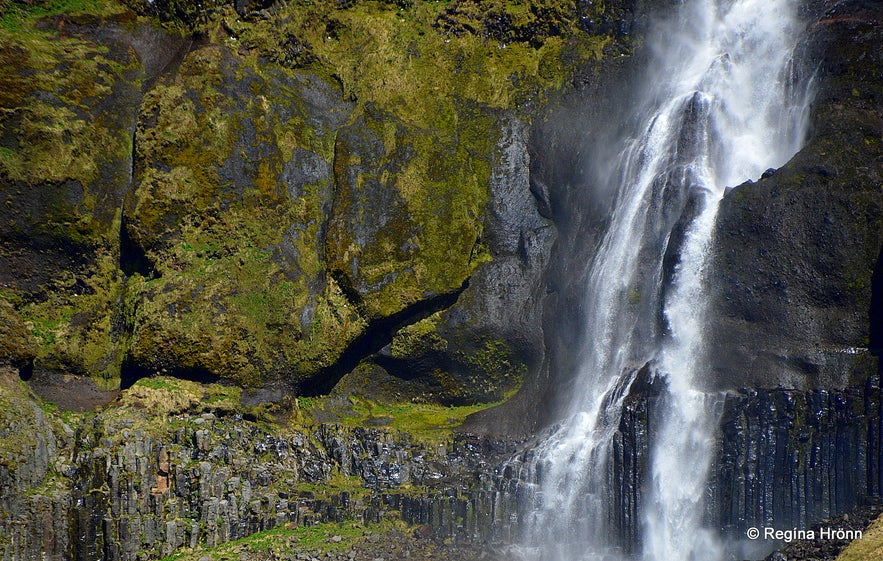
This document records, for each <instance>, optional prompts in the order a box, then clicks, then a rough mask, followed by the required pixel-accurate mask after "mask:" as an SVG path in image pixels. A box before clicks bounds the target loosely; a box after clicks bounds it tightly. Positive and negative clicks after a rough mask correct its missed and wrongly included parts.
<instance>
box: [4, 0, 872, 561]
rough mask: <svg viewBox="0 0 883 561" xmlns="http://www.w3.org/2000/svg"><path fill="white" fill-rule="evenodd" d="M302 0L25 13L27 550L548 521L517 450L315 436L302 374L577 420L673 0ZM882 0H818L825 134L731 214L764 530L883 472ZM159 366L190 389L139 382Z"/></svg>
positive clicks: (734, 467) (21, 30) (721, 256)
mask: <svg viewBox="0 0 883 561" xmlns="http://www.w3.org/2000/svg"><path fill="white" fill-rule="evenodd" d="M2 5H3V6H4V7H9V6H12V5H11V4H10V5H7V4H2ZM270 8H271V7H268V6H263V5H257V4H255V3H247V2H246V3H243V2H238V3H237V5H236V10H234V9H233V7H226V8H224V7H218V8H217V11H216V13H213V14H211V17H210V18H208V21H207V22H202V23H201V24H200V25H203V24H204V27H203V28H202V31H201V35H199V36H194V37H190V36H186V37H182V36H179V35H177V34H175V33H171V32H169V31H166V30H160V29H157V28H154V27H153V26H151V25H150V24H148V23H147V22H146V21H145V20H143V19H140V18H139V17H137V16H135V15H134V14H133V13H132V12H130V11H128V10H127V9H125V8H122V7H120V6H116V5H113V4H103V3H96V4H95V5H90V7H88V9H86V12H87V13H71V12H70V10H67V11H65V9H64V8H63V7H59V6H56V5H54V4H53V5H52V6H47V7H45V9H44V8H41V9H39V10H37V9H34V7H33V6H27V5H22V6H12V7H11V8H9V9H11V10H12V12H11V13H13V16H14V17H13V19H11V20H10V19H3V20H2V22H3V27H2V29H0V39H2V40H0V62H2V64H0V107H2V109H3V110H2V111H0V194H2V198H3V200H4V204H3V205H0V282H2V287H0V363H3V364H8V365H11V369H10V370H4V374H3V377H2V380H0V382H2V384H0V385H2V392H0V404H2V407H0V414H2V415H3V418H2V419H0V420H2V421H3V422H2V427H3V428H2V430H0V514H2V518H0V550H2V552H3V553H2V556H3V557H4V558H10V559H32V558H37V557H40V556H41V555H42V554H44V553H45V554H46V555H47V556H48V557H49V558H52V559H93V558H105V559H136V558H144V556H145V555H148V556H159V555H160V554H165V553H170V552H172V551H174V550H176V549H178V548H181V547H190V546H192V545H196V544H208V545H213V544H217V543H220V542H223V541H227V540H230V539H234V538H237V537H241V536H245V535H248V534H250V533H253V532H256V531H259V530H263V529H267V528H270V527H274V526H277V525H280V524H283V523H292V524H300V525H304V524H309V523H311V522H312V521H317V520H326V521H339V520H342V519H344V518H346V519H361V520H368V521H371V520H378V519H380V518H382V517H384V516H386V515H396V516H401V517H402V518H404V519H405V520H407V521H409V522H412V523H416V524H426V525H429V526H430V527H431V528H432V530H431V533H434V534H435V535H437V536H439V537H455V538H457V539H458V540H466V541H476V542H478V541H482V540H491V541H497V542H507V541H511V540H513V539H515V538H516V537H517V536H518V535H519V534H520V532H521V531H522V527H521V526H520V524H521V521H522V520H524V517H525V514H526V509H528V508H529V505H530V497H529V494H528V492H527V491H525V487H524V486H523V485H522V484H523V483H524V482H521V481H519V480H518V478H517V472H516V471H515V470H514V469H513V467H512V466H514V465H516V464H517V462H518V461H521V460H523V459H524V458H523V457H518V456H517V455H516V448H515V445H514V444H513V443H501V442H497V441H494V440H477V439H473V438H466V437H461V438H459V439H456V440H453V441H450V442H449V441H446V440H445V441H444V442H443V443H440V442H435V441H430V442H427V441H420V440H414V439H412V438H410V437H408V436H407V435H403V434H399V433H397V432H395V431H391V430H389V429H354V428H346V427H342V426H322V427H318V428H317V427H311V426H305V425H302V424H300V422H299V417H298V415H299V413H298V412H297V409H296V407H295V406H294V405H293V404H292V403H291V402H290V400H286V396H291V395H293V394H296V395H303V394H305V393H308V394H317V393H326V392H327V391H328V390H330V389H331V388H332V387H333V386H335V384H338V383H339V382H340V381H341V380H343V381H342V383H340V384H339V386H338V390H337V391H338V396H337V398H336V399H339V400H342V401H344V402H345V407H351V406H352V407H356V404H355V402H350V401H347V400H346V398H345V397H344V398H341V397H340V396H342V395H344V396H345V395H346V394H348V393H354V394H358V393H359V392H366V391H368V390H367V389H368V388H370V391H371V392H374V393H372V396H371V399H375V398H376V399H392V400H405V401H406V400H408V399H417V400H419V401H430V402H439V403H443V404H468V403H475V402H489V401H497V400H500V399H501V398H502V397H505V396H508V395H510V394H511V392H512V391H513V390H514V389H515V388H517V387H519V385H522V384H523V385H522V386H521V387H522V390H521V391H520V392H519V393H518V394H516V396H515V397H514V398H512V399H511V400H510V401H509V402H508V403H507V404H506V405H505V406H503V407H501V408H497V409H494V410H488V411H486V412H482V413H480V414H478V415H475V416H473V417H472V418H471V420H470V424H469V426H470V427H473V428H478V429H481V430H483V431H485V432H525V431H530V430H531V429H533V428H534V427H535V425H536V422H537V420H538V419H539V421H541V422H550V421H553V420H554V416H555V411H556V409H555V407H554V402H555V400H556V396H561V395H563V394H566V388H567V385H568V380H567V379H566V376H567V373H568V372H573V371H574V369H573V368H572V366H573V364H572V363H573V361H575V360H577V358H578V357H575V356H574V353H573V352H572V351H573V349H574V348H575V345H576V344H577V343H578V342H579V337H580V329H579V326H580V321H581V316H580V313H579V306H578V305H575V302H580V301H581V294H580V290H581V287H582V286H583V284H582V283H581V282H580V279H581V278H582V277H584V275H585V274H586V269H585V263H586V262H587V261H588V255H589V254H590V252H591V250H592V248H593V245H594V243H593V239H594V238H593V236H595V235H596V234H597V233H598V232H600V231H601V229H602V227H603V225H604V222H605V220H606V216H605V212H606V209H607V208H608V204H609V199H608V195H609V194H607V193H602V192H596V191H593V190H592V189H591V182H592V178H591V177H589V176H587V174H586V169H588V166H587V165H586V164H587V162H588V161H589V160H590V159H593V160H604V159H605V158H608V157H610V155H609V154H607V152H606V151H605V149H604V143H603V140H602V141H600V142H599V141H598V139H599V138H602V139H603V137H604V131H605V130H609V129H610V128H615V127H616V126H617V122H619V120H620V119H622V118H623V113H622V111H621V110H622V108H623V107H624V106H626V105H627V104H628V103H627V102H628V99H629V95H630V94H629V92H628V84H629V83H630V82H631V81H632V80H633V79H634V76H633V73H634V72H635V68H636V66H634V65H630V64H629V63H628V59H629V57H627V56H619V55H623V54H627V53H628V49H627V47H628V46H629V45H630V40H629V36H630V35H631V34H637V35H638V36H640V28H641V20H640V17H639V16H640V14H642V13H644V12H643V10H644V9H645V8H646V6H643V5H641V6H639V7H636V6H635V5H634V4H633V3H631V2H622V3H601V2H594V3H592V2H578V3H577V4H576V6H575V7H572V6H569V5H568V6H563V5H559V4H557V3H554V2H549V3H545V4H543V6H540V5H539V4H537V5H533V6H532V7H531V8H530V9H529V10H526V11H525V10H519V9H515V8H514V7H513V6H512V5H509V4H504V3H496V2H471V1H470V2H467V1H459V2H453V3H451V4H450V5H445V6H435V8H432V9H431V8H429V7H427V6H424V5H416V6H415V5H412V4H410V3H408V2H401V3H399V2H397V3H395V4H394V5H393V4H383V3H368V2H365V3H360V2H356V3H337V2H335V3H333V5H331V4H326V3H323V2H315V1H314V2H310V3H307V4H305V5H302V6H301V5H299V6H298V8H299V9H297V10H294V9H292V10H289V9H288V7H287V6H277V7H275V8H272V9H270ZM300 8H302V9H300ZM878 8H879V6H878V3H874V2H859V1H842V2H828V3H825V4H824V5H819V6H811V7H809V8H808V10H810V11H816V12H817V13H815V14H814V15H813V16H812V18H813V23H812V24H811V25H810V27H809V28H808V29H807V32H806V40H805V42H804V49H805V50H806V51H807V53H811V54H813V57H807V58H806V60H810V59H812V60H820V61H821V62H820V63H819V65H818V67H816V66H814V65H810V66H809V67H806V68H798V69H796V71H798V72H807V73H813V74H814V75H815V79H814V82H815V83H816V84H817V86H818V88H819V91H818V94H817V102H816V104H815V105H814V106H813V108H812V112H813V125H812V130H811V131H810V135H809V139H808V143H807V145H806V148H805V149H804V150H802V151H801V152H800V153H799V154H798V155H797V156H795V158H794V159H793V160H792V161H791V162H789V163H788V164H786V165H784V166H783V167H782V168H781V169H779V170H776V171H774V172H771V173H769V174H766V176H765V177H764V178H763V179H760V180H759V181H757V182H755V183H747V184H744V185H740V186H737V187H735V188H734V189H733V190H732V191H730V192H729V193H728V194H727V196H726V198H725V200H724V203H723V207H722V210H721V215H720V219H719V222H718V225H717V230H716V234H715V249H714V252H715V253H714V258H713V264H712V266H711V267H712V270H713V271H714V274H713V275H712V281H711V286H710V287H709V290H710V293H711V294H712V304H711V311H710V313H709V317H711V318H713V320H714V321H713V324H712V325H711V326H710V327H709V333H711V334H712V336H713V337H714V341H713V349H712V351H713V352H712V353H711V359H712V370H713V375H712V376H711V377H710V378H709V380H708V386H709V389H711V390H713V391H715V392H717V391H718V390H726V391H729V393H728V394H721V396H720V400H721V404H722V410H723V413H722V417H721V427H722V431H721V437H720V443H719V450H718V456H717V458H716V460H715V465H714V468H713V472H714V474H715V475H714V477H713V486H712V495H713V500H712V501H710V503H709V504H710V506H709V512H708V514H707V516H708V519H709V520H711V521H712V522H713V524H715V525H717V526H719V527H721V528H722V529H723V530H724V532H725V533H726V534H727V535H728V536H729V537H732V538H734V539H736V538H738V537H739V536H741V535H742V532H743V531H744V529H745V528H746V527H749V526H757V525H762V524H775V525H784V526H788V525H791V524H806V523H809V522H810V521H813V520H817V519H820V518H824V517H827V516H829V515H832V514H834V513H838V512H845V511H849V510H850V509H852V508H853V507H854V506H855V505H856V504H858V503H860V502H861V501H862V500H864V498H865V497H867V496H877V495H879V494H880V492H881V488H880V486H881V484H883V483H881V481H880V473H881V471H880V467H879V461H880V457H881V447H880V446H881V445H880V442H879V439H880V435H881V434H883V427H881V426H880V397H879V384H878V381H877V378H876V376H875V375H876V374H877V373H878V366H877V355H878V354H879V352H880V348H881V337H883V327H881V325H883V324H881V318H883V307H881V306H883V305H881V302H883V296H881V294H883V285H881V282H883V281H881V279H883V272H881V271H883V265H881V261H880V260H881V257H880V256H881V247H883V220H881V217H883V209H881V204H883V203H881V201H883V192H881V186H883V177H881V174H883V171H881V165H883V160H881V113H880V107H881V102H880V99H879V95H880V93H879V92H880V91H881V83H883V81H881V76H880V71H881V70H880V69H881V68H883V65H881V62H883V61H881V60H880V57H881V50H880V47H879V45H880V44H883V37H881V36H880V22H879V9H878ZM433 9H437V10H438V11H432V10H433ZM53 10H54V12H53ZM285 10H288V11H285ZM4 17H5V16H4ZM10 21H11V22H13V23H9V22H10ZM16 22H17V23H16ZM13 24H14V25H13ZM10 26H11V27H10ZM16 26H18V27H16ZM567 80H571V82H567ZM560 88H563V90H564V91H570V92H571V93H570V94H568V95H564V96H563V97H562V98H555V100H556V101H555V103H554V104H552V105H550V106H547V103H548V102H549V101H550V99H552V98H553V97H554V96H553V95H552V94H550V92H552V91H559V89H560ZM585 108H588V109H585ZM538 116H542V118H537V117H538ZM587 146H593V147H594V148H593V149H591V150H588V149H585V147H587ZM586 185H588V187H589V188H587V189H578V188H577V187H583V186H586ZM365 359H369V360H367V361H365ZM156 373H163V374H169V375H171V376H175V377H177V378H179V379H178V380H170V379H167V378H158V379H154V380H141V378H143V377H144V376H147V375H153V374H156ZM19 375H21V376H22V377H23V378H26V379H28V381H29V383H30V386H31V387H32V388H33V389H34V390H36V391H37V392H38V393H39V394H40V395H41V396H42V397H43V398H45V399H47V400H48V401H51V402H54V403H56V404H58V405H60V406H61V411H60V410H59V409H58V408H56V407H54V406H53V405H51V404H48V403H45V402H41V401H40V400H39V399H35V398H34V396H32V395H30V394H29V393H28V391H27V388H26V387H22V385H21V384H20V383H19V381H18V380H17V376H19ZM139 380H140V381H139ZM218 381H222V382H224V383H226V384H233V385H227V386H221V385H217V384H210V382H218ZM120 386H122V387H123V388H124V389H123V391H122V393H118V391H117V390H118V388H119V387H120ZM239 386H244V387H245V388H246V390H245V391H240V390H239V389H237V388H238V387H239ZM779 387H783V388H788V389H772V388H779ZM743 388H745V389H743ZM645 389H647V391H646V392H637V393H635V394H634V395H633V396H632V397H631V398H630V400H629V406H628V408H627V410H626V414H625V416H624V417H623V420H622V423H621V426H620V428H619V434H618V435H617V439H618V440H617V444H616V447H617V454H618V455H617V457H616V458H615V461H614V462H613V463H612V464H611V477H612V478H613V480H614V481H616V482H617V484H616V485H614V486H613V488H614V489H615V495H616V496H614V497H610V500H611V501H612V502H615V503H616V504H619V505H622V509H621V511H619V512H620V514H618V515H617V516H619V518H618V519H617V520H614V521H612V527H613V528H614V529H615V531H616V533H617V535H618V536H619V537H620V539H621V540H622V543H623V544H624V547H626V548H627V549H628V548H635V547H636V545H637V540H638V539H639V532H638V519H637V514H636V513H637V512H639V509H640V505H641V500H642V493H643V488H644V485H645V478H646V473H645V471H644V470H645V468H646V458H647V453H648V445H649V442H650V438H651V437H652V430H653V429H654V425H653V415H654V411H655V410H656V408H658V407H660V406H661V405H660V404H659V403H658V396H657V394H656V392H655V391H653V388H652V387H650V388H645ZM112 400H114V401H112ZM268 401H269V402H277V403H279V405H276V406H273V407H277V408H278V409H273V414H272V415H269V416H266V418H263V417H261V415H260V411H261V410H260V409H257V410H255V409H252V408H251V406H252V405H255V404H260V403H266V402H268ZM109 402H110V403H111V405H110V406H109V407H107V408H105V409H102V410H100V411H99V412H98V413H96V414H95V415H94V416H93V415H92V414H91V413H89V414H86V415H85V416H75V417H70V415H68V414H67V413H65V412H64V411H63V410H65V409H89V408H93V407H94V406H96V405H103V404H107V403H109ZM243 404H244V405H243ZM256 411H257V412H256ZM278 415H281V416H282V417H283V418H284V419H286V421H285V422H271V421H274V419H275V421H278V418H276V417H277V416H278ZM317 416H318V414H317ZM365 422H366V423H368V422H370V423H377V424H388V423H390V422H391V420H390V417H388V416H387V415H386V414H385V413H384V414H383V415H381V414H377V415H375V414H374V412H373V411H371V412H369V413H368V414H367V416H366V418H365ZM445 422H446V421H445ZM446 426H447V425H446ZM24 434H27V435H28V436H27V438H23V437H22V435H24ZM520 453H521V454H522V456H523V454H525V452H524V451H523V449H522V451H521V452H520ZM527 453H528V454H529V452H527ZM512 458H516V459H515V460H514V463H513V460H512ZM505 466H508V469H507V468H506V467H505ZM792 481H793V482H794V483H791V482H792ZM734 547H742V545H734ZM744 551H745V555H750V554H752V552H751V550H750V549H747V548H746V549H744ZM145 552H149V553H145ZM139 556H140V557H139Z"/></svg>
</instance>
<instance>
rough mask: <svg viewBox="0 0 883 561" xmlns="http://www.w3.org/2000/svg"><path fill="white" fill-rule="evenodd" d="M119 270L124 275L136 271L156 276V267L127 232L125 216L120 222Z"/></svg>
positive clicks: (144, 274)
mask: <svg viewBox="0 0 883 561" xmlns="http://www.w3.org/2000/svg"><path fill="white" fill-rule="evenodd" d="M120 270H121V271H122V272H123V273H124V274H125V275H126V276H132V275H134V274H136V273H137V274H139V275H141V276H143V277H146V278H156V277H157V274H156V268H155V267H154V264H153V262H152V261H151V260H150V258H149V257H148V256H147V252H145V251H144V248H142V247H141V246H140V245H139V244H138V242H136V241H135V240H133V239H132V236H131V235H130V234H129V230H128V227H127V226H126V219H125V217H124V218H123V219H122V220H121V222H120Z"/></svg>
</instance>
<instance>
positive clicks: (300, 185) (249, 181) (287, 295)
mask: <svg viewBox="0 0 883 561" xmlns="http://www.w3.org/2000/svg"><path fill="white" fill-rule="evenodd" d="M349 111H350V106H349V105H348V104H347V103H345V102H343V101H342V99H341V97H340V94H339V92H335V90H334V89H333V88H332V87H331V86H330V85H328V84H327V83H324V82H322V81H321V80H319V79H318V78H316V77H314V76H311V75H308V74H299V73H293V72H289V71H286V70H284V69H282V68H280V67H276V66H274V65H271V64H269V65H268V64H266V63H260V62H259V61H258V59H256V58H250V57H241V56H239V55H236V54H234V53H232V52H230V51H229V50H227V49H226V48H225V47H222V46H217V45H212V46H207V47H205V48H202V49H199V50H196V51H193V52H191V53H190V54H188V55H187V57H186V58H185V59H184V60H183V62H182V64H181V67H180V69H179V70H178V72H177V74H176V75H175V76H174V77H173V78H171V79H169V80H168V81H165V82H163V83H159V84H157V85H156V86H155V87H154V88H153V89H152V90H151V91H150V92H148V94H147V95H146V96H145V100H144V104H143V105H142V109H141V115H140V118H139V125H138V140H137V142H136V158H137V163H136V181H137V187H136V189H135V190H134V192H133V193H132V196H131V197H130V198H129V199H128V201H127V204H126V216H125V220H126V228H127V232H128V233H129V235H130V236H131V240H132V242H133V244H134V245H135V246H136V247H137V248H138V250H139V251H141V252H143V253H144V255H145V257H146V262H147V263H149V264H150V267H149V268H148V269H146V270H142V271H138V273H139V274H137V275H135V276H133V277H132V279H131V280H130V284H129V290H130V293H131V295H132V296H131V297H130V298H131V299H132V301H133V309H134V310H135V315H134V326H135V327H134V334H133V339H132V345H131V350H130V354H129V361H130V363H131V365H132V367H133V368H135V369H140V370H153V371H157V370H159V371H169V372H178V373H182V374H185V375H186V373H188V372H189V373H190V374H191V375H196V373H201V374H200V375H209V376H216V377H222V378H225V379H229V380H235V381H236V382H238V383H240V384H242V385H246V386H252V385H263V384H266V383H269V382H271V381H276V380H280V379H281V380H284V381H285V382H286V383H290V384H295V385H296V384H298V383H300V382H303V381H305V380H307V379H309V377H310V376H312V375H315V374H316V373H317V372H319V371H320V370H321V369H322V368H324V367H327V366H329V365H330V364H332V363H333V362H334V361H335V360H336V358H337V356H338V355H339V354H340V353H341V352H342V351H343V349H344V348H345V347H346V345H347V343H348V342H349V341H351V340H352V339H353V338H354V337H355V336H356V335H358V333H359V332H360V330H361V329H362V327H363V325H364V321H363V319H362V318H361V317H360V316H359V315H358V313H357V312H356V310H354V309H352V307H350V306H348V304H347V302H346V301H345V299H344V298H343V296H342V294H341V292H340V290H339V289H338V287H337V286H336V284H335V282H334V281H333V280H328V279H326V277H325V270H324V267H323V265H322V252H323V247H322V238H323V234H324V232H323V224H324V222H325V220H326V218H325V213H326V212H327V207H328V205H329V200H330V196H331V195H330V193H331V168H332V159H333V135H334V132H335V130H336V129H337V128H338V127H339V126H340V125H341V124H342V123H343V121H344V120H345V119H346V118H347V117H348V114H349Z"/></svg>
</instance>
